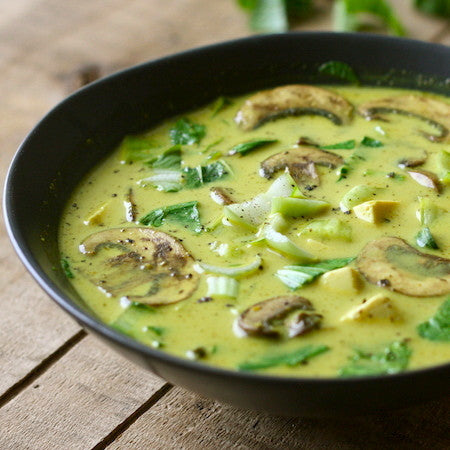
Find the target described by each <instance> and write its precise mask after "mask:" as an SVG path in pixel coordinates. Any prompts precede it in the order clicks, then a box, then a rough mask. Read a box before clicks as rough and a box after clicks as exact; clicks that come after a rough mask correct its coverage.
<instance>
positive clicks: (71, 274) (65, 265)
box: [61, 258, 74, 278]
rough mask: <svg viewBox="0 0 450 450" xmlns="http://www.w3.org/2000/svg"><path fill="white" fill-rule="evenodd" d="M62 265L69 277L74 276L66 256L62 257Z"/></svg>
mask: <svg viewBox="0 0 450 450" xmlns="http://www.w3.org/2000/svg"><path fill="white" fill-rule="evenodd" d="M61 267H62V269H63V271H64V274H65V275H66V277H67V278H74V275H73V272H72V270H71V268H70V264H69V261H67V259H64V258H62V259H61Z"/></svg>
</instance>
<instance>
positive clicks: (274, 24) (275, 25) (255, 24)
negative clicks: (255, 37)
mask: <svg viewBox="0 0 450 450" xmlns="http://www.w3.org/2000/svg"><path fill="white" fill-rule="evenodd" d="M250 28H251V29H252V30H253V31H259V32H263V33H282V32H284V31H287V30H288V28H289V24H288V18H287V11H286V5H285V2H284V0H257V1H256V5H255V8H254V10H253V12H252V15H251V17H250Z"/></svg>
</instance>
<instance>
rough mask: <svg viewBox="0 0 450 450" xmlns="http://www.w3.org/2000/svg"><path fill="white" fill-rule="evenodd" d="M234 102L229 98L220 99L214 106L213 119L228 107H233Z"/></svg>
mask: <svg viewBox="0 0 450 450" xmlns="http://www.w3.org/2000/svg"><path fill="white" fill-rule="evenodd" d="M231 104H232V101H231V100H230V99H229V98H226V97H219V98H218V99H217V100H216V101H215V102H214V104H213V106H212V110H213V111H212V114H211V117H215V116H217V114H219V112H220V111H222V110H223V109H225V108H226V107H227V106H229V105H231Z"/></svg>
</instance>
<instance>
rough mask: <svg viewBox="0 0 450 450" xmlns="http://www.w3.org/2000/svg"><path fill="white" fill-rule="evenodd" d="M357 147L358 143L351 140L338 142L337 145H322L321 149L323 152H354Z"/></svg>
mask: <svg viewBox="0 0 450 450" xmlns="http://www.w3.org/2000/svg"><path fill="white" fill-rule="evenodd" d="M355 145H356V141H355V140H354V139H351V140H350V141H344V142H338V143H337V144H331V145H321V146H320V147H319V148H321V149H322V150H353V149H354V148H355Z"/></svg>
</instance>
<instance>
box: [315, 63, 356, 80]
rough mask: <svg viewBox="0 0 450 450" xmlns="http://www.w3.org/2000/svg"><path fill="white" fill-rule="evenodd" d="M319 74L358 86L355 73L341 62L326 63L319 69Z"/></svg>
mask: <svg viewBox="0 0 450 450" xmlns="http://www.w3.org/2000/svg"><path fill="white" fill-rule="evenodd" d="M319 73H321V74H322V75H329V76H331V77H334V78H338V79H340V80H345V81H349V82H350V83H353V84H359V78H358V77H357V75H356V73H355V71H354V70H353V69H352V68H351V67H350V66H349V65H348V64H347V63H344V62H342V61H328V62H326V63H323V64H322V65H321V66H320V67H319Z"/></svg>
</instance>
